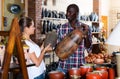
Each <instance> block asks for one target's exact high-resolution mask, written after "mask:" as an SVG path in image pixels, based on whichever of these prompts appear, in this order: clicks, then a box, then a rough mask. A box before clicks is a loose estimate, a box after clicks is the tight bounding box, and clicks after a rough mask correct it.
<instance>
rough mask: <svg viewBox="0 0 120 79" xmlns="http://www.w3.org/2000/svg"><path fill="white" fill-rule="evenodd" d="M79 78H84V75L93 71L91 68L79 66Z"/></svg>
mask: <svg viewBox="0 0 120 79" xmlns="http://www.w3.org/2000/svg"><path fill="white" fill-rule="evenodd" d="M80 70H81V76H85V75H86V73H88V72H91V71H93V68H92V67H91V66H80Z"/></svg>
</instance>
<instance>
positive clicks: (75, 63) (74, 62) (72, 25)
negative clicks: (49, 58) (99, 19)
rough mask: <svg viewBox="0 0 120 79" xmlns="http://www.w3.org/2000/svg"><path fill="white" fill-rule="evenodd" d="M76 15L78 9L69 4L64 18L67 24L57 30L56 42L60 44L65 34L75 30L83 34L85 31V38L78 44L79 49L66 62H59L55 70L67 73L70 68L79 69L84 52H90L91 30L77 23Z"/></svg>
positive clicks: (82, 63)
mask: <svg viewBox="0 0 120 79" xmlns="http://www.w3.org/2000/svg"><path fill="white" fill-rule="evenodd" d="M78 15H79V8H78V6H77V5H76V4H70V5H69V6H68V7H67V12H66V17H67V19H68V22H67V23H65V24H63V25H62V26H61V27H60V28H59V29H58V30H57V33H58V42H60V41H61V40H62V39H63V38H64V37H65V36H66V35H67V34H69V33H70V32H72V31H73V30H75V29H78V28H79V27H81V28H80V30H82V31H83V32H84V30H87V31H86V34H85V37H84V39H83V40H82V42H81V43H80V45H79V47H78V48H77V50H76V51H74V53H73V54H72V55H71V56H70V57H68V58H67V59H66V60H59V65H58V68H57V70H59V71H62V72H64V73H65V74H66V73H67V71H68V69H70V68H73V67H74V68H80V66H82V65H84V64H85V58H84V50H85V49H87V51H88V52H90V51H91V47H92V44H91V43H92V38H91V37H92V34H91V30H90V28H89V26H88V25H86V24H83V23H81V22H79V21H78ZM83 26H84V27H83Z"/></svg>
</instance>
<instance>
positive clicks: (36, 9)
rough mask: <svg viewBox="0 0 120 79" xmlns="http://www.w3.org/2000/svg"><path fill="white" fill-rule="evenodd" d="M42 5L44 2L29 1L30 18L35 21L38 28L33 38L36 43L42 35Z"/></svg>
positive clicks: (38, 0) (40, 0)
mask: <svg viewBox="0 0 120 79" xmlns="http://www.w3.org/2000/svg"><path fill="white" fill-rule="evenodd" d="M41 5H42V0H28V16H29V17H31V18H33V19H34V22H35V27H36V31H35V35H33V36H32V39H33V40H35V41H36V39H39V37H40V33H41V27H40V26H41Z"/></svg>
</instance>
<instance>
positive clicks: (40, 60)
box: [29, 44, 51, 66]
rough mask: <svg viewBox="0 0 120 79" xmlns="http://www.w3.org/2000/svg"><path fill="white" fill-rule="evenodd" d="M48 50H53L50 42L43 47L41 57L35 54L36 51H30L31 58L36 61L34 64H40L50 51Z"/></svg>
mask: <svg viewBox="0 0 120 79" xmlns="http://www.w3.org/2000/svg"><path fill="white" fill-rule="evenodd" d="M48 50H51V47H50V44H49V45H47V46H46V47H45V48H43V49H42V51H41V54H40V56H39V57H37V56H36V55H35V52H33V53H30V54H29V56H30V59H31V60H32V62H34V64H35V65H36V66H39V65H40V63H41V62H42V60H43V57H44V54H45V52H46V51H48Z"/></svg>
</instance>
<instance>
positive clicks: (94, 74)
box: [86, 72, 102, 79]
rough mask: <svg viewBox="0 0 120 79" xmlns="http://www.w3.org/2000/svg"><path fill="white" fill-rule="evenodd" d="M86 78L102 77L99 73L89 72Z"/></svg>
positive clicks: (99, 78)
mask: <svg viewBox="0 0 120 79" xmlns="http://www.w3.org/2000/svg"><path fill="white" fill-rule="evenodd" d="M86 79H102V78H101V76H100V75H99V73H96V72H89V73H87V74H86Z"/></svg>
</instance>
